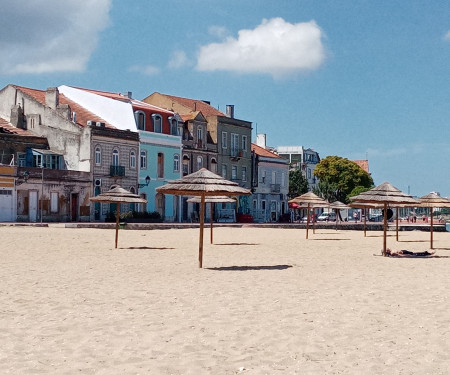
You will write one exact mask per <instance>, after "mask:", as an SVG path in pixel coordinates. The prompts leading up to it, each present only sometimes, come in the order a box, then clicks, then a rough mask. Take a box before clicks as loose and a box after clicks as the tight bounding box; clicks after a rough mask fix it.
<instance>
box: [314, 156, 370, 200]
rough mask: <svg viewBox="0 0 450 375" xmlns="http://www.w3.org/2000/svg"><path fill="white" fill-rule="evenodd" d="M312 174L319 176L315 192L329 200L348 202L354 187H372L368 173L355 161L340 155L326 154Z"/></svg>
mask: <svg viewBox="0 0 450 375" xmlns="http://www.w3.org/2000/svg"><path fill="white" fill-rule="evenodd" d="M314 175H315V176H316V177H317V178H319V187H318V189H317V192H318V194H319V195H320V196H322V197H323V198H325V199H328V200H329V201H330V202H333V201H336V200H339V201H341V202H344V203H348V202H349V197H350V194H351V193H352V191H353V190H354V189H355V188H357V187H358V188H367V189H370V188H372V187H373V180H372V177H370V175H369V174H368V173H367V172H366V171H365V170H363V169H362V168H361V167H360V166H359V165H358V164H356V163H355V162H353V161H351V160H348V159H346V158H342V157H340V156H327V157H326V158H325V159H322V160H321V161H320V163H319V164H317V166H316V169H315V170H314Z"/></svg>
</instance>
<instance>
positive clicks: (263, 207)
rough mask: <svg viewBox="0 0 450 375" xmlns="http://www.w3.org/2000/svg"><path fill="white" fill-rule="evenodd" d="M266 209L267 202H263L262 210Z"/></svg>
mask: <svg viewBox="0 0 450 375" xmlns="http://www.w3.org/2000/svg"><path fill="white" fill-rule="evenodd" d="M265 209H266V201H261V210H265Z"/></svg>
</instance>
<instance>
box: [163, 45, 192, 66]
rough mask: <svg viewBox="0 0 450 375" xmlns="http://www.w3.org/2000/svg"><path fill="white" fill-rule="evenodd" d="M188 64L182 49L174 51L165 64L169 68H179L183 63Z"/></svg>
mask: <svg viewBox="0 0 450 375" xmlns="http://www.w3.org/2000/svg"><path fill="white" fill-rule="evenodd" d="M187 64H189V60H188V58H187V56H186V53H185V52H184V51H180V50H177V51H174V52H173V53H172V56H171V57H170V60H169V63H168V64H167V66H168V67H169V68H171V69H179V68H181V67H183V66H185V65H187Z"/></svg>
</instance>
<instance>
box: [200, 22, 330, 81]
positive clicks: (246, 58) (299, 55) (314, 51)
mask: <svg viewBox="0 0 450 375" xmlns="http://www.w3.org/2000/svg"><path fill="white" fill-rule="evenodd" d="M238 34H239V36H238V38H237V39H235V38H232V37H229V38H227V39H225V40H224V42H222V43H212V44H209V45H206V46H202V47H201V48H200V52H199V55H198V61H197V69H198V70H200V71H215V70H225V71H234V72H239V73H263V74H271V75H272V76H274V77H278V76H283V75H287V74H292V73H296V72H300V71H309V70H314V69H317V68H318V67H319V66H320V65H321V64H322V63H323V61H324V59H325V49H324V46H323V44H322V37H323V36H324V35H323V32H322V30H321V29H320V28H319V27H318V26H317V24H316V22H315V21H310V22H302V23H296V24H291V23H289V22H286V21H284V20H283V19H282V18H272V19H270V20H266V19H264V20H263V21H262V23H261V25H259V26H257V27H256V28H255V29H254V30H240V31H239V33H238Z"/></svg>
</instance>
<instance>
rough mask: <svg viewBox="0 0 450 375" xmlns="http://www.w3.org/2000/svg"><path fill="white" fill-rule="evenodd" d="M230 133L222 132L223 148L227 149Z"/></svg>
mask: <svg viewBox="0 0 450 375" xmlns="http://www.w3.org/2000/svg"><path fill="white" fill-rule="evenodd" d="M227 138H228V133H227V132H222V148H227V141H228V139H227Z"/></svg>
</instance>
